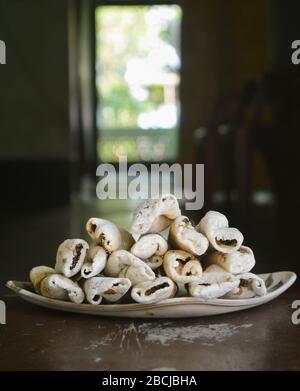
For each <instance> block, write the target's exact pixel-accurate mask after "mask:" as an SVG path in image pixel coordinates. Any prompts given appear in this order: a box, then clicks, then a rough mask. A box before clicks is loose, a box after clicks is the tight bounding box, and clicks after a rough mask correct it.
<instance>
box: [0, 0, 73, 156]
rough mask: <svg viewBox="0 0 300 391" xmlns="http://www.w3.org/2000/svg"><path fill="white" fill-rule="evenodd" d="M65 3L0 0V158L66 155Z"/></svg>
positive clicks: (55, 0) (45, 0)
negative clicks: (1, 61)
mask: <svg viewBox="0 0 300 391" xmlns="http://www.w3.org/2000/svg"><path fill="white" fill-rule="evenodd" d="M67 3H68V2H67V1H61V0H51V1H47V0H40V1H33V0H24V1H20V0H1V1H0V39H2V40H4V41H5V43H6V47H7V64H6V65H3V66H1V68H0V83H1V84H0V86H1V94H0V110H1V116H0V120H1V143H0V156H1V158H2V159H12V158H13V159H52V158H53V159H57V158H59V159H66V158H68V134H69V132H68V48H67Z"/></svg>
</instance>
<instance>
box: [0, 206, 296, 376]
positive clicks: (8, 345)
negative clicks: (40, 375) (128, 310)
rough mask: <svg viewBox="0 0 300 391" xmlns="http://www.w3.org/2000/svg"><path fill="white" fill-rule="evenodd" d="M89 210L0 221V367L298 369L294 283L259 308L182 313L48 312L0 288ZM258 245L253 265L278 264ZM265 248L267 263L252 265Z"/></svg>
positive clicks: (71, 232)
mask: <svg viewBox="0 0 300 391" xmlns="http://www.w3.org/2000/svg"><path fill="white" fill-rule="evenodd" d="M113 212H114V213H113ZM109 213H111V218H112V220H113V221H115V222H118V219H122V222H123V223H126V221H129V218H128V212H127V213H121V212H120V211H119V210H118V209H116V210H115V211H110V212H109ZM91 215H96V216H97V215H98V216H103V211H95V207H91V208H90V209H89V208H84V209H80V208H75V209H73V210H72V209H69V208H62V209H59V210H53V211H49V212H47V213H43V214H40V215H38V216H25V215H24V216H19V217H17V216H15V217H14V218H11V219H9V220H8V221H5V222H3V221H2V222H0V224H1V223H2V227H1V239H0V240H1V273H0V298H1V299H2V300H4V301H5V302H6V306H7V324H6V325H0V370H28V369H30V370H55V369H56V370H134V369H138V370H153V369H170V370H175V369H177V370H189V369H195V370H214V369H219V370H254V369H257V370H280V369H289V370H300V350H299V346H300V325H298V326H297V325H293V324H292V321H291V315H292V312H293V310H292V309H291V304H292V302H293V301H294V300H296V299H300V290H299V288H297V286H296V285H295V286H293V287H292V288H290V290H289V291H288V292H286V293H285V294H283V295H282V296H280V297H279V298H278V299H276V300H275V301H273V302H270V303H268V304H266V305H263V306H261V307H257V308H253V309H250V310H245V311H241V312H237V313H232V314H227V315H221V316H215V317H210V318H197V319H182V320H153V319H152V320H143V319H139V320H127V319H118V318H100V317H96V316H83V315H77V314H71V313H64V312H56V311H53V310H47V309H43V308H40V307H37V306H34V305H32V304H29V303H27V302H25V301H22V300H21V299H20V298H18V297H16V296H15V295H13V294H12V292H10V291H9V290H8V289H7V288H5V287H4V284H5V282H6V281H7V280H9V279H15V280H25V279H26V278H28V271H29V269H30V268H31V267H33V266H36V265H39V264H46V265H53V264H54V260H55V253H56V248H57V246H58V244H59V243H60V242H61V241H62V240H63V239H65V238H67V237H77V236H81V235H83V232H84V224H83V222H85V221H86V220H87V218H88V217H90V216H91ZM126 219H128V220H126ZM265 232H267V231H265ZM83 237H85V236H83ZM265 242H266V243H267V242H268V240H265ZM270 243H271V244H272V248H275V249H276V246H275V245H276V243H275V244H274V243H273V241H271V240H270ZM263 250H264V252H259V250H258V253H257V260H258V262H257V266H256V271H258V272H260V271H271V270H280V269H281V270H283V269H285V267H282V265H281V268H280V266H278V267H277V266H275V265H274V259H273V258H272V257H271V254H272V253H271V252H270V253H269V250H268V249H267V248H263ZM266 253H269V254H270V257H269V258H270V259H269V265H271V266H268V265H267V264H265V265H262V266H260V265H261V262H260V259H263V260H264V259H266V258H265V255H264V254H266ZM279 261H280V260H279ZM272 262H273V264H272ZM281 262H282V260H281ZM260 267H261V269H259V268H260ZM286 268H288V267H286Z"/></svg>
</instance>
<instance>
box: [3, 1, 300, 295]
mask: <svg viewBox="0 0 300 391" xmlns="http://www.w3.org/2000/svg"><path fill="white" fill-rule="evenodd" d="M299 13H300V2H299V1H297V0H289V2H286V1H283V0H244V1H240V0H226V1H219V0H181V1H179V0H178V1H167V0H166V1H159V0H157V1H154V0H153V1H152V0H148V1H143V0H140V1H136V0H115V1H114V0H107V1H101V0H52V1H46V0H0V40H2V41H4V42H5V44H6V64H5V65H0V170H1V193H0V198H1V202H0V211H1V221H0V226H1V239H0V240H1V260H0V262H1V264H2V265H3V268H1V272H0V279H1V288H0V290H1V289H2V287H3V282H4V281H5V280H7V279H11V278H15V279H23V280H24V279H26V275H27V271H28V269H29V268H30V267H32V266H34V265H39V264H48V265H51V264H53V263H54V262H55V254H56V248H57V246H58V244H59V243H60V242H61V241H62V240H63V239H64V238H66V237H72V236H79V235H82V236H83V237H86V234H85V233H84V226H85V221H86V220H87V218H88V217H90V216H92V215H94V216H99V217H100V216H101V217H104V218H109V219H111V220H112V221H114V222H115V223H117V224H120V225H122V226H124V227H125V228H126V227H127V228H128V227H129V225H130V212H131V211H132V208H133V207H134V205H135V202H133V201H126V200H125V201H124V200H117V201H110V200H108V201H100V200H98V199H97V198H96V183H97V181H98V180H99V178H97V177H96V167H97V165H98V164H99V163H100V162H109V163H113V164H116V162H118V158H119V157H120V156H121V155H126V156H127V159H128V162H130V163H135V162H144V163H145V164H147V165H150V164H151V163H163V162H167V163H173V162H179V163H180V164H184V163H194V164H195V163H203V164H205V189H204V190H205V202H204V208H203V209H202V210H200V211H194V212H193V213H191V212H187V214H188V216H189V217H190V218H192V219H193V220H194V221H195V222H196V223H197V222H198V221H199V219H200V218H201V217H202V216H203V214H204V212H205V211H206V210H208V209H215V210H219V211H221V212H223V213H225V214H226V215H228V217H229V220H230V223H231V225H232V226H236V227H238V228H240V229H241V230H242V231H243V233H244V236H245V238H246V239H245V243H246V244H248V245H250V246H251V247H252V248H253V249H254V252H255V253H256V259H257V266H256V272H264V271H275V270H287V269H291V270H295V271H297V270H299V271H300V267H299V265H300V260H299V259H298V255H297V251H296V244H297V239H298V238H297V236H298V229H299V228H298V221H299V218H300V197H299V194H298V187H299V186H298V185H299V173H298V169H299V166H300V164H299V163H300V162H299V160H300V159H299V151H298V146H299V140H300V137H299V131H300V127H299V126H300V123H299V121H300V116H299V115H298V111H299V107H300V65H299V66H297V65H294V64H293V63H292V61H291V56H292V52H293V50H292V48H291V45H292V42H293V41H294V40H297V39H300V31H299V30H300V27H299V26H300V25H299V22H298V15H299Z"/></svg>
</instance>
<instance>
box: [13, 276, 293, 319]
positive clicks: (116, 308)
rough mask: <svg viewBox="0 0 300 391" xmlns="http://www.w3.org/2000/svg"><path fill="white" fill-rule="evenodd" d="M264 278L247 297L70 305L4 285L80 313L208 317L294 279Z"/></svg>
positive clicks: (26, 287)
mask: <svg viewBox="0 0 300 391" xmlns="http://www.w3.org/2000/svg"><path fill="white" fill-rule="evenodd" d="M259 276H260V277H261V278H263V279H264V280H265V281H266V285H267V290H268V293H267V294H266V295H265V296H263V297H254V298H251V299H214V300H207V301H204V300H201V299H197V298H194V297H175V298H172V299H167V300H163V301H161V302H159V303H155V304H138V303H132V304H99V305H92V304H74V303H71V302H66V301H60V300H54V299H48V298H47V297H43V296H40V295H38V294H36V293H33V292H32V286H31V284H30V283H29V282H19V281H8V282H7V284H6V286H7V287H8V288H10V289H12V290H13V291H14V292H16V293H17V294H18V295H19V296H20V297H22V298H23V299H24V300H27V301H29V302H30V303H33V304H37V305H39V306H41V307H46V308H51V309H54V310H60V311H68V312H76V313H80V314H90V315H100V316H119V317H126V318H188V317H190V318H191V317H198V316H210V315H219V314H225V313H228V312H235V311H240V310H245V309H247V308H251V307H256V306H259V305H261V304H265V303H267V302H269V301H271V300H273V299H275V298H276V297H278V296H279V295H281V293H283V292H284V291H286V290H287V289H288V288H289V287H290V286H291V285H292V284H293V283H294V282H295V280H296V274H295V273H294V272H276V273H267V274H260V275H259Z"/></svg>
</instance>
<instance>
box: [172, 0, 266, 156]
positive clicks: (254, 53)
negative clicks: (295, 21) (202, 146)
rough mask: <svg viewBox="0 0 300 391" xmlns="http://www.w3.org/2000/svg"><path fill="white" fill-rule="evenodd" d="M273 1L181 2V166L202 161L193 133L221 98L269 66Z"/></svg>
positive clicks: (202, 0) (259, 74)
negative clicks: (271, 7)
mask: <svg viewBox="0 0 300 391" xmlns="http://www.w3.org/2000/svg"><path fill="white" fill-rule="evenodd" d="M268 7H269V0H244V1H240V0H227V1H211V0H197V1H188V2H183V36H182V51H183V53H182V57H183V64H182V89H181V99H182V134H181V143H180V156H181V161H182V162H196V161H199V156H196V151H197V150H196V148H195V143H194V142H193V140H194V131H195V129H197V128H199V127H202V126H207V124H208V122H209V121H210V119H211V117H212V114H213V112H214V110H215V107H216V105H217V103H218V101H219V100H220V99H222V98H223V97H226V96H227V95H229V94H231V93H232V92H233V91H234V90H237V89H239V88H240V87H241V86H242V85H243V83H244V82H245V81H246V80H249V79H250V80H251V79H255V78H257V77H259V76H261V75H262V74H263V73H264V72H266V71H267V70H269V69H270V67H271V48H270V40H271V38H272V37H271V35H270V34H271V32H270V12H269V8H268Z"/></svg>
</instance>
